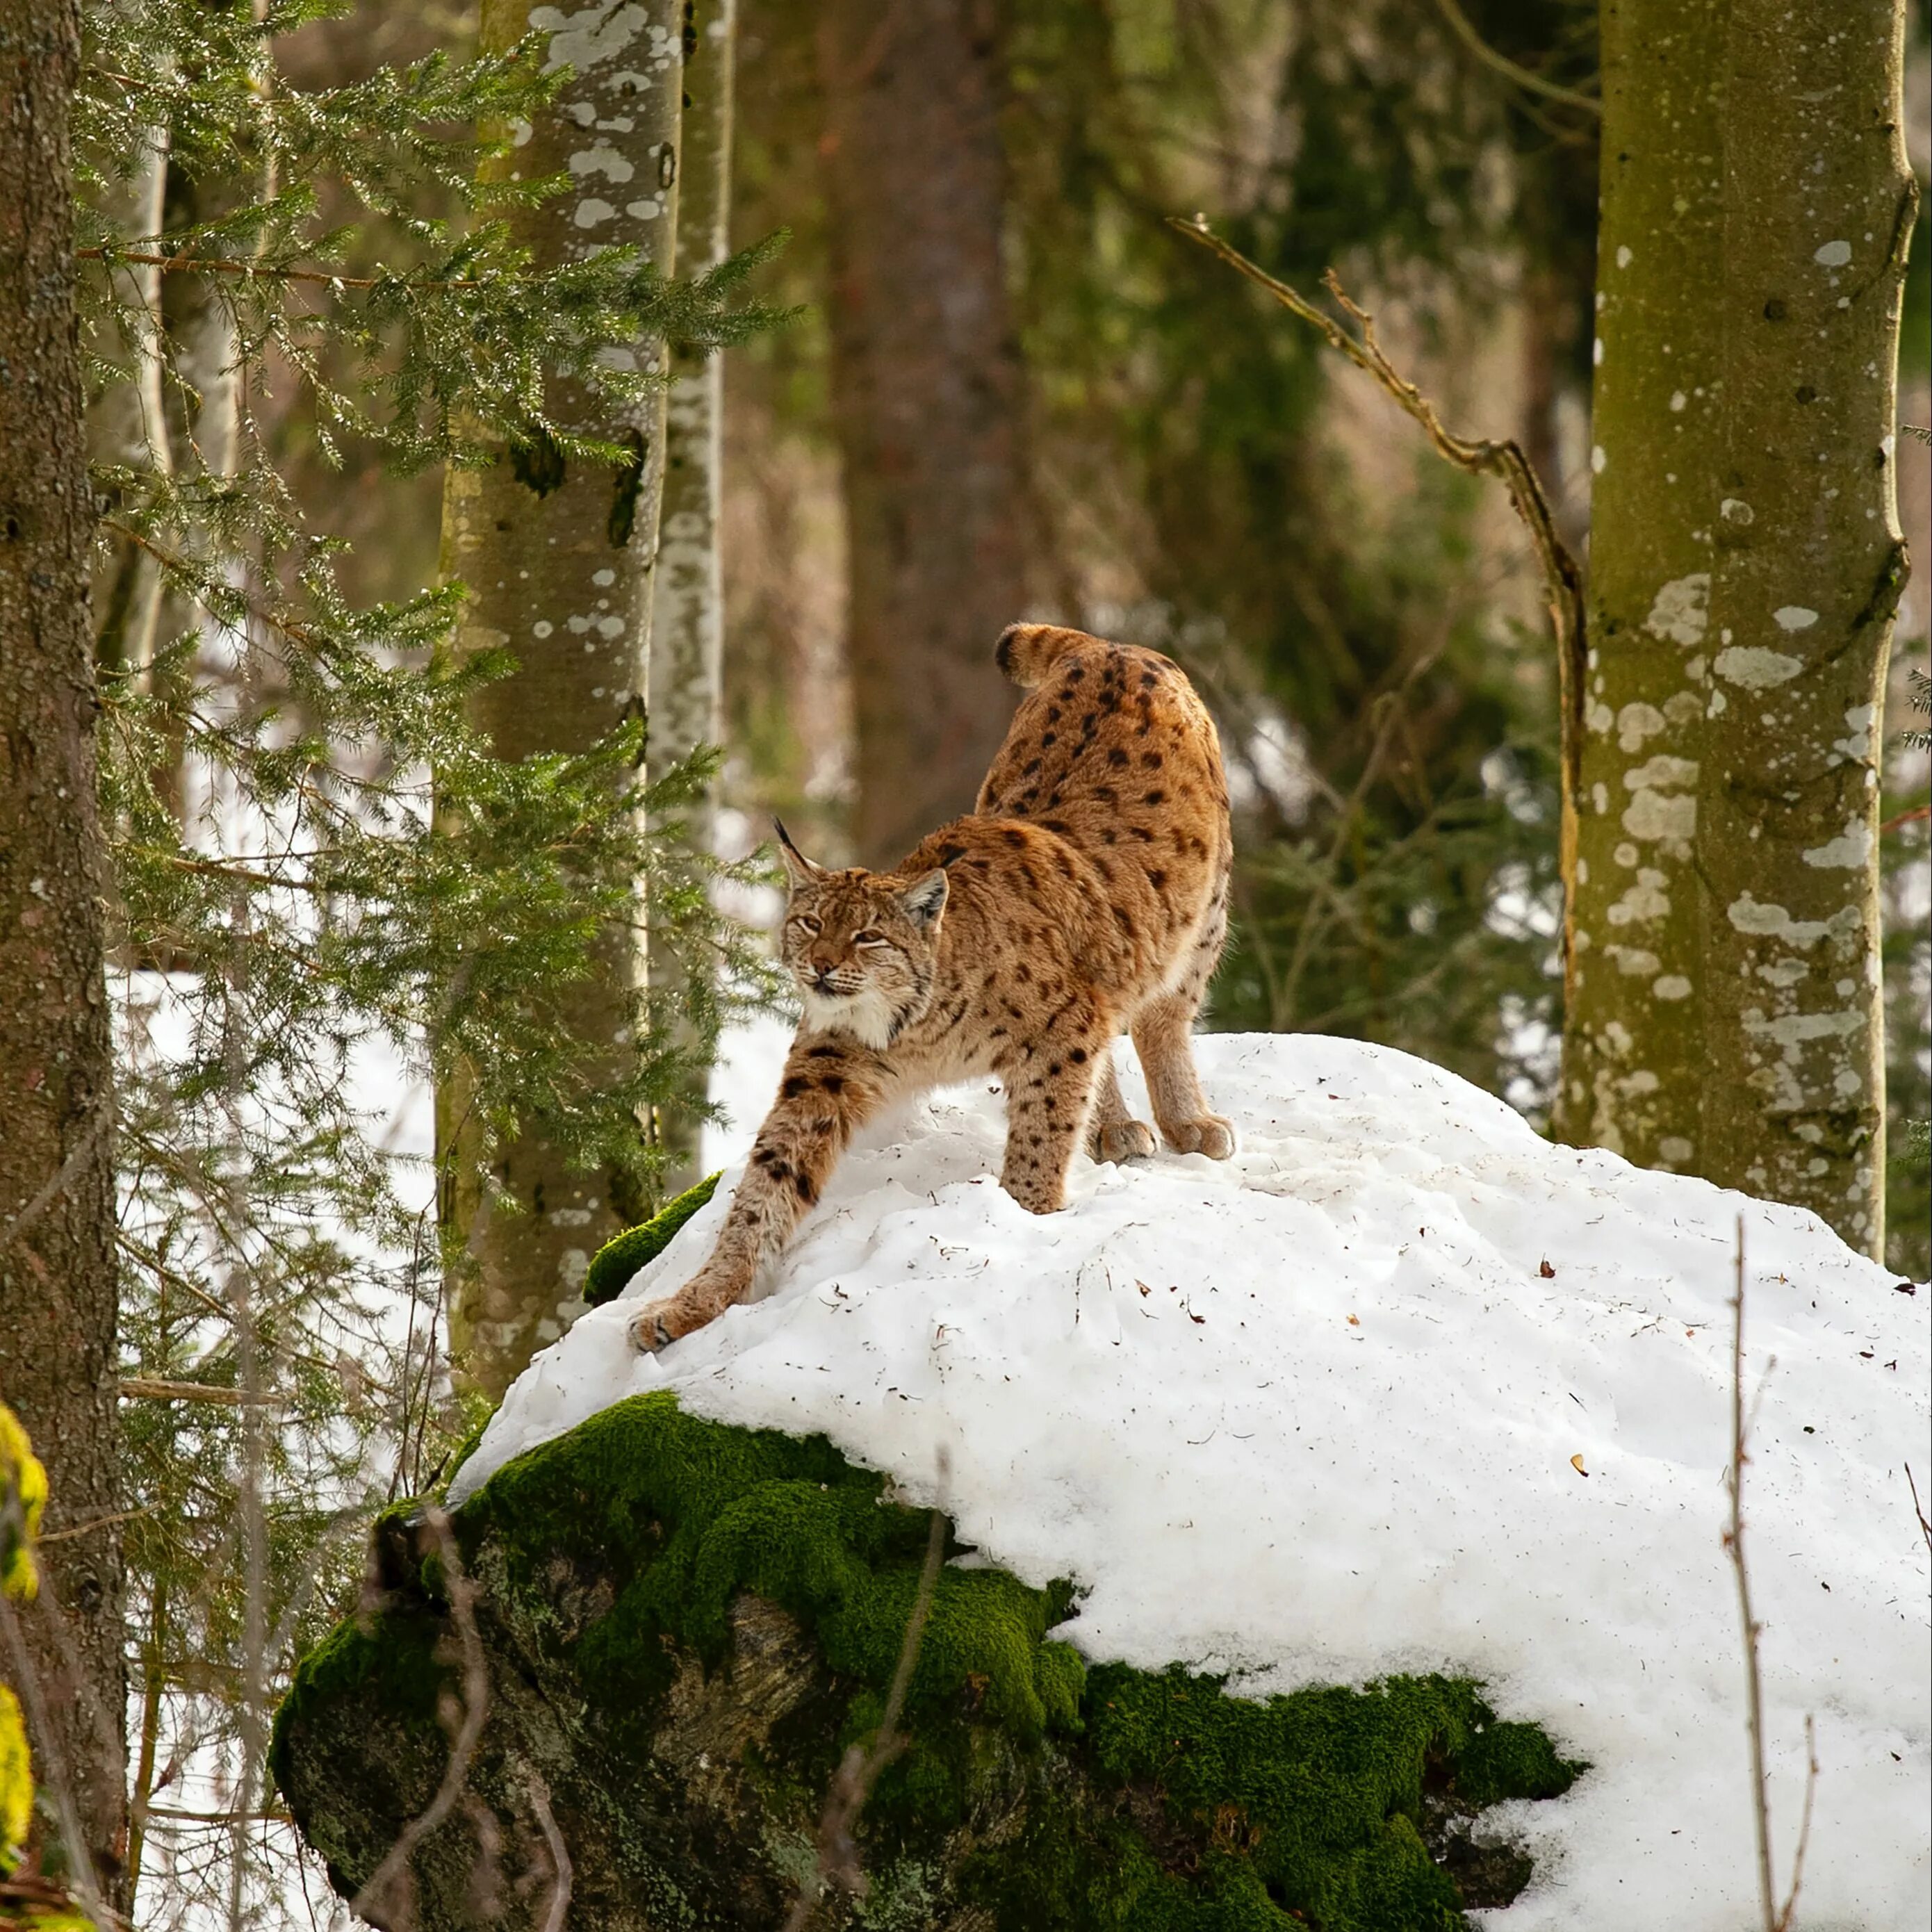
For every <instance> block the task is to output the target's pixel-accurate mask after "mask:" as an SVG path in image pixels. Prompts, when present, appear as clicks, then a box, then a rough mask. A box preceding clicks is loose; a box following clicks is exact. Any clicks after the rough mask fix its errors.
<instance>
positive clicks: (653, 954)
mask: <svg viewBox="0 0 1932 1932" xmlns="http://www.w3.org/2000/svg"><path fill="white" fill-rule="evenodd" d="M737 11H738V8H737V0H696V4H695V5H694V6H693V7H692V8H691V13H690V20H689V23H688V26H687V28H686V29H685V50H686V51H685V83H684V125H683V130H682V143H681V145H682V154H683V162H682V178H681V179H680V181H679V184H678V208H677V260H678V267H679V272H681V273H682V274H685V275H697V274H700V273H701V272H703V270H705V269H712V268H715V267H716V266H718V263H721V261H723V260H724V258H725V257H726V256H727V254H730V247H731V115H732V101H731V92H732V70H733V59H734V56H735V51H736V30H737ZM665 433H666V434H665V458H666V460H665V469H664V512H663V517H662V523H661V531H662V534H661V539H660V541H659V545H658V569H657V584H656V588H655V601H654V603H653V605H652V615H651V655H650V721H651V736H650V745H649V751H648V752H647V754H646V772H647V773H648V775H649V777H650V778H652V779H653V780H655V779H657V778H661V777H662V776H663V775H664V773H665V772H667V771H669V770H670V769H671V768H672V767H673V766H675V765H677V764H680V763H682V762H683V760H685V759H686V758H688V757H690V755H691V753H692V752H693V751H696V750H697V748H698V747H699V746H700V745H708V744H715V743H716V742H717V740H718V715H719V710H720V706H721V697H722V690H721V685H722V679H723V669H724V559H723V555H722V553H721V550H720V548H719V534H720V532H719V523H720V518H721V511H722V508H723V484H724V361H723V358H722V357H721V356H718V355H717V354H715V353H714V354H712V355H709V356H693V355H690V354H688V353H686V352H685V351H684V350H681V349H679V347H677V346H676V345H675V344H673V346H672V350H671V386H670V398H669V401H668V402H667V406H666V423H665ZM713 811H714V800H713V799H712V798H711V797H710V796H708V795H707V796H706V797H705V798H704V799H703V800H702V801H701V802H698V803H697V804H696V805H694V806H693V807H692V808H691V810H690V811H689V812H688V815H687V819H686V823H687V825H688V828H689V832H690V836H691V842H692V844H694V845H695V846H697V847H699V848H700V849H701V850H709V847H710V844H711V841H712V817H713ZM683 979H684V966H683V962H682V960H681V959H679V956H678V954H677V952H676V949H675V948H674V947H672V946H671V945H670V944H668V943H667V941H665V940H664V939H663V938H661V937H659V936H656V935H653V937H652V941H651V944H650V983H651V990H652V993H653V994H654V995H655V994H658V993H662V994H664V995H668V996H670V998H672V999H673V1000H675V999H676V997H677V995H678V994H679V991H680V989H681V988H682V984H683ZM682 1044H683V1045H684V1046H685V1047H686V1048H687V1049H689V1048H692V1047H694V1046H695V1045H696V1043H695V1041H694V1040H692V1039H691V1037H689V1035H688V1034H685V1036H684V1037H683V1040H682ZM705 1097H706V1077H705V1071H704V1070H703V1068H702V1067H700V1068H698V1069H697V1070H696V1071H695V1073H694V1075H693V1076H692V1077H691V1079H690V1081H689V1082H688V1085H687V1086H686V1088H685V1091H683V1092H682V1093H681V1094H679V1096H678V1097H677V1098H676V1100H672V1101H670V1102H667V1103H665V1104H664V1106H661V1108H660V1109H658V1116H657V1119H656V1121H655V1130H656V1134H657V1140H658V1147H659V1148H660V1149H661V1151H662V1152H663V1154H664V1157H665V1166H664V1172H663V1175H662V1176H661V1180H660V1183H659V1189H658V1191H659V1193H660V1195H661V1196H662V1197H663V1198H664V1199H670V1197H672V1196H675V1195H678V1194H681V1193H683V1192H684V1190H685V1189H686V1188H687V1187H690V1186H691V1184H693V1183H694V1181H697V1180H698V1179H700V1175H699V1173H698V1139H699V1131H700V1126H701V1121H700V1114H699V1109H700V1108H701V1107H702V1106H703V1103H704V1100H705Z"/></svg>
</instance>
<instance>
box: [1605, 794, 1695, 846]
mask: <svg viewBox="0 0 1932 1932" xmlns="http://www.w3.org/2000/svg"><path fill="white" fill-rule="evenodd" d="M1619 822H1620V823H1622V826H1623V828H1624V829H1625V831H1626V832H1628V833H1629V834H1630V835H1631V837H1632V838H1640V839H1643V840H1644V841H1647V842H1650V843H1655V842H1656V841H1658V840H1663V841H1666V842H1668V843H1671V844H1676V843H1680V842H1681V843H1688V841H1690V839H1691V838H1693V837H1694V835H1695V834H1696V832H1697V795H1696V793H1682V794H1679V793H1669V792H1661V791H1658V790H1653V789H1652V788H1651V787H1645V789H1644V790H1642V791H1640V792H1639V793H1637V796H1635V797H1634V798H1633V799H1631V802H1630V803H1629V804H1628V805H1627V806H1625V808H1624V814H1623V817H1622V820H1620V821H1619Z"/></svg>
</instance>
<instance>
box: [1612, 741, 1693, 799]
mask: <svg viewBox="0 0 1932 1932" xmlns="http://www.w3.org/2000/svg"><path fill="white" fill-rule="evenodd" d="M1696 783H1697V760H1696V759H1695V758H1673V757H1671V756H1670V754H1669V753H1667V752H1664V751H1660V752H1658V754H1657V755H1656V757H1654V758H1651V759H1649V760H1646V762H1645V763H1643V764H1640V765H1637V766H1634V767H1632V769H1630V770H1629V771H1627V772H1625V774H1624V789H1625V790H1626V791H1644V790H1649V789H1650V788H1652V787H1663V786H1667V785H1690V784H1696Z"/></svg>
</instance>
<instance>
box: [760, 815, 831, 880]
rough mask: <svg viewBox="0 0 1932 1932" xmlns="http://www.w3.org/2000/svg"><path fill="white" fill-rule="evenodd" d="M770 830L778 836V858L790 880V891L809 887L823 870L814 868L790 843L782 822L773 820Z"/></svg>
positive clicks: (815, 866)
mask: <svg viewBox="0 0 1932 1932" xmlns="http://www.w3.org/2000/svg"><path fill="white" fill-rule="evenodd" d="M772 830H773V831H774V832H776V833H777V834H778V856H779V857H780V858H781V859H783V860H784V868H785V871H786V874H787V876H788V877H790V880H791V889H792V890H793V892H796V891H797V890H798V889H799V886H804V885H809V884H810V883H811V881H812V880H814V879H815V878H817V877H818V876H819V874H820V871H821V870H822V869H823V868H821V867H820V866H817V865H814V864H813V863H812V862H811V860H810V859H808V858H807V857H806V856H805V854H804V853H802V852H801V851H800V850H799V849H798V847H796V845H794V844H793V843H792V842H791V834H790V832H787V830H786V829H784V820H783V819H781V818H774V819H773V820H772Z"/></svg>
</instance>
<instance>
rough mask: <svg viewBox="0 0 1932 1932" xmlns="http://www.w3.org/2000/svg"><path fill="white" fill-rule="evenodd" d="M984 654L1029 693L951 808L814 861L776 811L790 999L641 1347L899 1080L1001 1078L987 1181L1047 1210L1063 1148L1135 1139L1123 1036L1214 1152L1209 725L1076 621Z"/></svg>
mask: <svg viewBox="0 0 1932 1932" xmlns="http://www.w3.org/2000/svg"><path fill="white" fill-rule="evenodd" d="M999 661H1000V665H1001V669H1002V670H1004V671H1005V672H1006V673H1007V675H1008V676H1010V677H1011V678H1012V679H1013V681H1014V682H1016V684H1019V685H1023V686H1025V687H1028V688H1029V695H1028V697H1026V698H1025V700H1022V703H1021V705H1020V708H1019V712H1018V713H1017V715H1016V716H1015V718H1014V719H1013V727H1012V729H1011V730H1010V731H1009V732H1008V733H1007V741H1006V742H1005V744H1004V745H1002V746H1001V748H1000V753H999V755H998V757H996V758H995V760H993V768H992V770H991V771H990V772H988V773H987V775H986V783H985V784H983V786H982V787H980V797H979V801H978V803H977V805H976V806H975V807H974V811H973V812H972V813H971V815H970V816H968V817H965V818H956V819H955V820H953V823H951V824H950V825H946V826H941V828H940V829H939V830H938V831H937V832H934V833H933V834H932V835H931V836H930V837H929V838H926V840H925V841H922V843H921V844H920V845H919V847H918V848H917V849H916V850H915V851H913V853H911V854H910V856H908V857H907V858H906V859H904V861H903V862H901V863H900V864H899V865H897V866H896V867H895V868H893V869H892V871H889V872H868V871H859V870H856V869H853V870H849V871H829V870H827V869H825V868H822V867H820V866H817V865H814V864H812V863H811V861H810V860H809V859H806V858H805V857H804V856H803V855H802V853H799V851H798V850H796V847H793V844H792V843H791V841H790V839H789V838H786V837H785V835H784V828H783V826H780V827H779V838H780V841H781V847H782V849H783V851H784V861H785V866H786V869H787V871H788V872H789V873H790V877H791V896H790V903H789V904H788V905H787V908H786V914H785V922H784V935H783V949H784V961H785V964H786V965H787V966H788V967H789V968H790V970H791V971H792V973H793V974H794V976H795V977H796V979H797V981H798V983H799V992H800V995H801V997H802V1001H803V1004H804V1016H803V1018H802V1019H801V1020H800V1022H799V1029H798V1037H797V1038H796V1040H794V1041H793V1044H792V1049H791V1052H790V1056H789V1058H787V1060H786V1062H785V1067H784V1076H783V1079H782V1081H781V1085H780V1086H779V1088H778V1098H777V1100H775V1102H774V1103H773V1104H772V1110H771V1112H770V1113H769V1114H768V1115H766V1118H765V1123H764V1125H763V1127H761V1128H760V1130H759V1132H758V1138H757V1144H756V1145H755V1146H754V1148H753V1149H752V1151H751V1161H750V1163H749V1165H748V1166H747V1167H746V1169H745V1175H744V1178H743V1179H742V1181H740V1182H739V1185H738V1191H737V1194H736V1197H735V1198H734V1199H733V1201H732V1203H731V1206H730V1212H729V1214H727V1217H726V1219H725V1222H724V1227H723V1229H721V1231H720V1232H719V1235H718V1242H717V1245H716V1247H715V1248H714V1249H713V1250H712V1253H711V1256H710V1259H709V1260H708V1261H706V1262H705V1264H704V1265H703V1268H700V1270H699V1271H698V1272H697V1274H695V1275H694V1276H693V1277H692V1278H691V1280H689V1281H688V1282H687V1283H685V1285H684V1286H683V1287H682V1288H681V1289H679V1290H678V1291H677V1292H676V1294H674V1295H669V1296H667V1297H665V1298H663V1299H661V1300H659V1301H653V1302H652V1303H650V1304H648V1305H646V1307H643V1309H641V1310H639V1311H638V1313H637V1315H636V1316H634V1318H633V1319H632V1322H631V1337H632V1339H633V1340H634V1342H635V1343H636V1344H637V1346H638V1347H639V1348H640V1349H646V1350H649V1349H658V1348H661V1347H663V1346H666V1345H667V1343H670V1342H672V1341H674V1340H676V1339H677V1337H679V1336H681V1335H688V1334H690V1333H691V1331H693V1330H694V1329H696V1328H701V1327H703V1325H704V1324H705V1323H706V1322H709V1321H711V1320H712V1319H714V1318H715V1316H718V1315H719V1314H721V1313H723V1311H724V1310H725V1309H727V1308H728V1307H730V1306H731V1305H732V1304H733V1303H734V1302H737V1301H742V1300H743V1299H744V1298H745V1295H746V1294H747V1293H748V1292H749V1291H750V1289H751V1285H752V1283H753V1281H754V1278H755V1277H756V1276H757V1271H758V1270H759V1268H760V1267H761V1266H762V1265H763V1264H764V1263H765V1262H767V1261H769V1260H770V1259H772V1258H773V1257H774V1256H776V1255H777V1254H778V1252H779V1251H780V1250H781V1249H782V1247H784V1244H785V1242H786V1241H787V1238H789V1236H790V1234H791V1232H792V1230H793V1228H794V1227H795V1226H796V1225H797V1223H798V1222H799V1220H800V1218H801V1217H802V1216H803V1215H805V1214H806V1213H808V1211H810V1210H811V1208H812V1206H813V1205H814V1203H815V1202H817V1199H818V1197H819V1194H820V1190H822V1189H823V1187H824V1185H825V1183H826V1178H828V1176H829V1175H830V1173H831V1172H832V1167H833V1166H834V1164H835V1163H836V1162H837V1160H838V1157H839V1155H840V1154H841V1152H842V1151H844V1148H845V1146H846V1144H847V1142H849V1141H850V1139H851V1137H852V1135H853V1132H854V1131H855V1130H856V1129H857V1127H859V1124H861V1123H862V1121H865V1119H867V1118H868V1117H869V1116H870V1115H873V1114H874V1113H876V1112H877V1111H878V1110H879V1109H880V1108H881V1107H883V1106H886V1105H887V1104H888V1103H890V1102H892V1101H894V1100H898V1099H899V1098H901V1097H905V1096H907V1095H909V1094H913V1093H916V1092H917V1091H919V1090H920V1089H922V1088H929V1087H934V1086H938V1085H944V1084H945V1083H947V1082H952V1081H956V1080H964V1079H968V1078H971V1077H973V1076H981V1077H984V1076H989V1075H990V1076H993V1077H994V1078H995V1079H998V1080H999V1081H1000V1082H1001V1085H1003V1086H1004V1088H1005V1089H1006V1094H1007V1151H1006V1162H1005V1166H1004V1170H1003V1171H1002V1172H1001V1176H1000V1181H1001V1185H1002V1186H1003V1187H1004V1188H1005V1189H1006V1190H1007V1193H1009V1194H1010V1195H1012V1196H1013V1199H1015V1200H1016V1201H1017V1202H1019V1203H1020V1205H1022V1207H1024V1208H1030V1209H1031V1210H1032V1211H1033V1212H1034V1213H1035V1214H1052V1213H1053V1212H1054V1211H1055V1210H1056V1209H1057V1208H1059V1207H1060V1206H1061V1204H1062V1202H1063V1201H1064V1192H1065V1187H1066V1181H1067V1168H1068V1166H1069V1164H1070V1163H1071V1161H1072V1160H1073V1153H1074V1150H1075V1148H1076V1147H1077V1146H1079V1145H1081V1144H1082V1142H1083V1140H1084V1142H1085V1145H1086V1147H1087V1148H1088V1151H1089V1152H1090V1153H1091V1154H1093V1155H1094V1157H1095V1158H1097V1159H1099V1160H1125V1159H1127V1158H1129V1157H1131V1156H1133V1155H1136V1154H1151V1153H1152V1152H1153V1151H1154V1135H1153V1133H1152V1131H1151V1130H1150V1129H1149V1128H1148V1127H1146V1126H1145V1125H1144V1124H1142V1122H1140V1121H1136V1120H1134V1119H1133V1118H1130V1115H1128V1112H1127V1107H1126V1106H1125V1104H1124V1102H1123V1100H1122V1099H1121V1089H1120V1085H1119V1082H1118V1080H1117V1079H1116V1078H1115V1073H1114V1063H1113V1040H1114V1037H1115V1034H1119V1033H1121V1032H1127V1031H1130V1032H1131V1033H1132V1034H1133V1039H1134V1045H1135V1046H1136V1049H1138V1050H1139V1055H1140V1059H1141V1065H1142V1069H1143V1070H1144V1071H1145V1074H1146V1076H1147V1083H1148V1094H1149V1096H1150V1097H1151V1100H1152V1102H1153V1107H1154V1118H1155V1120H1156V1121H1157V1122H1158V1123H1159V1124H1160V1131H1161V1133H1162V1136H1163V1138H1164V1139H1166V1142H1167V1144H1168V1145H1169V1147H1171V1148H1175V1149H1177V1150H1178V1151H1181V1152H1182V1153H1186V1154H1196V1153H1199V1154H1208V1155H1210V1156H1211V1157H1214V1159H1215V1160H1221V1159H1223V1158H1225V1157H1226V1156H1227V1155H1228V1154H1229V1153H1231V1152H1232V1151H1233V1148H1234V1136H1233V1135H1232V1132H1231V1131H1230V1130H1229V1124H1228V1123H1227V1122H1226V1121H1224V1120H1223V1119H1221V1118H1220V1117H1219V1116H1218V1115H1214V1114H1211V1113H1210V1112H1208V1103H1207V1102H1206V1100H1205V1099H1204V1098H1203V1097H1202V1092H1201V1083H1200V1081H1199V1079H1198V1077H1197V1076H1196V1073H1195V1069H1194V1061H1193V1053H1192V1052H1191V1050H1190V1046H1189V1034H1190V1029H1191V1028H1192V1025H1193V1019H1194V1016H1195V1013H1196V1010H1198V1009H1199V1006H1200V1004H1201V1000H1202V995H1203V994H1204V992H1205V991H1206V989H1207V986H1208V977H1209V975H1210V974H1212V973H1213V971H1214V967H1215V965H1216V962H1217V960H1218V959H1219V958H1220V952H1221V943H1222V940H1223V937H1224V936H1225V935H1226V929H1227V909H1228V870H1229V860H1230V858H1231V856H1232V844H1231V841H1230V838H1229V829H1228V789H1227V784H1226V780H1225V778H1223V773H1222V769H1221V750H1220V742H1219V740H1218V739H1217V738H1216V736H1215V733H1214V724H1213V721H1211V719H1210V718H1209V717H1208V712H1207V710H1206V709H1205V706H1203V705H1202V703H1201V700H1200V699H1199V697H1196V694H1195V692H1194V689H1193V686H1192V685H1190V684H1189V682H1188V681H1187V678H1186V676H1184V675H1183V673H1182V672H1181V670H1180V668H1179V667H1178V666H1177V665H1175V664H1172V663H1171V662H1170V661H1169V660H1168V659H1167V658H1164V657H1162V656H1160V655H1158V654H1157V652H1153V651H1149V650H1142V649H1136V648H1133V647H1131V646H1126V645H1122V644H1114V643H1106V642H1104V641H1103V640H1101V639H1100V638H1098V637H1088V635H1087V634H1085V632H1084V631H1070V630H1064V629H1061V628H1059V627H1058V626H1057V625H1046V624H1016V625H1013V626H1012V627H1011V628H1010V629H1009V630H1008V631H1007V632H1006V634H1004V636H1003V637H1001V640H1000V643H999Z"/></svg>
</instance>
